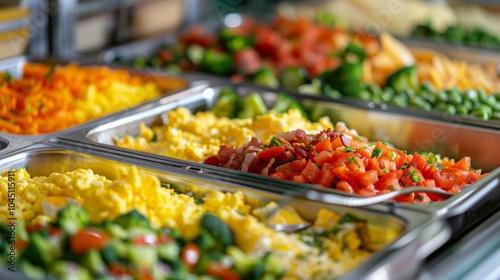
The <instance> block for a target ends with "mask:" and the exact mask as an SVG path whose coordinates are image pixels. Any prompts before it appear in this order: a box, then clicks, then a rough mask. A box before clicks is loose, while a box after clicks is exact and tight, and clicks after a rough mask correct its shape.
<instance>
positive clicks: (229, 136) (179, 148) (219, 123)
mask: <svg viewBox="0 0 500 280" xmlns="http://www.w3.org/2000/svg"><path fill="white" fill-rule="evenodd" d="M167 118H168V122H167V123H165V124H164V125H163V126H155V127H153V128H149V127H147V126H145V125H144V124H141V126H140V134H139V136H137V137H133V136H131V135H126V136H125V137H123V138H122V139H116V140H115V143H116V145H117V146H119V147H123V148H128V149H134V150H139V151H143V152H149V153H154V154H159V155H163V156H168V157H174V158H179V159H185V160H190V161H196V162H201V161H203V159H204V158H206V157H208V156H210V155H213V154H216V153H217V152H218V151H219V147H220V145H221V144H228V145H232V146H241V145H243V144H244V143H245V142H248V141H250V139H251V138H252V137H253V136H256V137H258V138H260V139H261V140H262V142H263V143H269V141H270V140H271V138H272V136H273V135H276V134H277V133H279V132H283V131H291V130H296V129H299V128H300V129H302V130H304V131H306V133H318V132H320V131H321V130H324V129H327V128H329V127H333V124H332V123H331V122H330V120H329V119H328V118H327V117H324V118H321V119H320V120H319V121H318V122H316V123H311V122H309V121H307V120H306V119H305V118H304V117H303V116H302V115H301V113H300V111H299V110H296V109H294V110H290V111H288V112H287V113H283V114H277V113H275V112H269V113H266V114H263V115H259V116H257V117H255V118H254V119H228V118H225V117H217V116H216V115H215V114H214V113H212V112H210V111H207V112H198V113H196V114H194V115H193V114H192V113H191V111H189V110H188V109H187V108H184V107H179V108H177V109H176V110H173V111H170V112H168V113H167Z"/></svg>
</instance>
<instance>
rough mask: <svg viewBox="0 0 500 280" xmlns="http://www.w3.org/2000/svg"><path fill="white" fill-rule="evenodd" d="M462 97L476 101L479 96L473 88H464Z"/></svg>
mask: <svg viewBox="0 0 500 280" xmlns="http://www.w3.org/2000/svg"><path fill="white" fill-rule="evenodd" d="M464 98H465V99H466V100H470V101H472V102H474V103H476V102H477V101H479V97H478V94H477V91H475V90H473V89H466V90H465V91H464Z"/></svg>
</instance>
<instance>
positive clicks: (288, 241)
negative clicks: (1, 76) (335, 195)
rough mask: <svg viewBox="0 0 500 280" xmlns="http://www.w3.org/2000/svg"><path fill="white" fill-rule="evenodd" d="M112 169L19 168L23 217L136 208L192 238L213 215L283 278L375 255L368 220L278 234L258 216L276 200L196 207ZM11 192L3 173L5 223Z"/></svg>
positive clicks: (320, 222)
mask: <svg viewBox="0 0 500 280" xmlns="http://www.w3.org/2000/svg"><path fill="white" fill-rule="evenodd" d="M110 168H116V169H117V170H118V172H119V173H121V176H120V179H118V180H114V181H112V180H109V179H107V178H105V177H104V176H100V175H98V174H95V173H94V172H93V171H92V170H90V169H77V170H74V171H70V172H66V173H52V174H50V175H49V176H47V177H43V176H40V177H33V178H31V176H30V174H28V172H27V171H26V170H25V169H20V170H17V171H16V173H15V181H16V194H17V197H16V214H17V218H18V219H22V220H24V221H27V222H32V223H46V222H49V221H51V220H52V219H53V218H54V216H53V215H54V213H53V212H54V211H53V210H54V209H53V208H62V207H64V205H66V204H67V203H78V204H81V205H82V206H83V208H84V209H86V210H87V211H88V213H89V217H90V221H91V222H96V223H98V222H102V221H104V220H108V219H113V218H115V217H117V216H119V215H120V214H124V213H126V212H129V211H131V210H133V209H136V210H137V211H139V212H140V213H142V214H144V215H145V216H147V218H149V219H150V221H151V222H152V224H153V226H155V227H173V228H177V229H179V230H180V231H181V232H182V234H183V235H184V236H185V238H187V239H188V240H189V239H193V238H195V237H196V236H197V235H198V234H199V222H200V219H201V217H202V216H203V214H204V213H207V212H210V213H213V214H215V215H217V216H218V217H219V218H221V219H222V220H224V221H225V222H226V223H227V224H228V225H229V227H230V228H231V230H232V231H233V233H234V236H235V243H236V245H237V246H238V247H239V248H241V249H242V250H243V251H244V252H246V253H248V254H250V255H253V256H261V255H262V254H263V253H265V252H267V251H273V252H276V253H277V254H278V256H279V259H280V260H281V261H282V262H283V264H284V267H286V268H287V270H288V272H287V275H286V276H285V279H323V278H329V279H331V278H332V277H336V276H339V275H342V274H344V273H345V272H347V271H348V270H350V269H352V268H353V267H354V266H356V265H357V264H358V263H359V262H361V261H362V260H363V259H364V258H366V257H367V256H369V254H370V251H369V250H366V248H367V247H366V246H367V244H364V246H363V240H364V237H363V236H361V235H360V234H358V232H359V230H358V228H359V227H360V226H363V225H365V226H366V223H364V222H363V223H359V222H356V221H352V220H349V221H347V222H341V221H339V220H341V217H340V216H339V215H338V214H336V213H334V212H331V211H329V210H326V209H323V210H320V211H318V213H317V218H316V221H315V223H314V225H313V226H312V227H310V228H309V229H307V230H305V231H303V232H298V233H294V234H287V233H284V232H276V231H274V230H271V229H270V228H268V227H267V226H265V225H264V223H262V222H261V221H260V220H259V218H258V217H259V216H262V213H264V212H265V208H267V210H269V209H272V208H273V207H276V204H275V203H274V204H272V203H271V204H270V205H267V206H265V207H263V208H259V209H255V208H253V207H252V206H250V205H251V203H249V202H250V200H247V198H246V197H245V196H244V195H243V194H242V193H241V192H236V193H222V192H219V191H211V192H210V193H208V194H207V195H205V196H204V197H202V200H203V203H202V204H199V203H198V204H197V203H196V201H195V199H194V198H193V197H192V196H189V195H186V194H176V193H174V190H173V189H170V188H165V187H163V186H162V184H161V183H160V181H159V179H158V178H157V177H155V176H152V175H146V174H141V173H140V172H139V170H138V169H137V168H135V167H133V168H130V169H125V168H121V169H120V168H118V167H110ZM193 187H194V186H193ZM7 191H8V177H7V176H6V175H5V174H4V175H3V176H2V177H0V219H3V220H5V219H6V217H7V214H8V212H7ZM51 209H52V210H51ZM263 209H264V210H263ZM283 209H284V210H285V211H282V213H281V214H278V215H281V216H282V217H276V220H277V221H282V222H286V221H290V219H291V220H297V219H300V217H297V213H294V211H293V210H292V211H291V212H289V213H287V211H286V208H283ZM278 213H279V212H278ZM393 236H395V234H394V235H393Z"/></svg>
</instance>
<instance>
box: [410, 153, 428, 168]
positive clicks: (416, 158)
mask: <svg viewBox="0 0 500 280" xmlns="http://www.w3.org/2000/svg"><path fill="white" fill-rule="evenodd" d="M412 162H413V163H414V164H415V165H416V167H417V169H418V170H424V169H425V168H426V167H427V161H426V160H425V159H424V158H423V157H422V156H421V155H420V154H418V153H414V154H413V160H412Z"/></svg>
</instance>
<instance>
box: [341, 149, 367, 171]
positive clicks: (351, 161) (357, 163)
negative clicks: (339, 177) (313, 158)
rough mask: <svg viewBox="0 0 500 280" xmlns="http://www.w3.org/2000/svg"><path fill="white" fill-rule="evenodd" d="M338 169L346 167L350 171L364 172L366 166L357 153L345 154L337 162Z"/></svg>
mask: <svg viewBox="0 0 500 280" xmlns="http://www.w3.org/2000/svg"><path fill="white" fill-rule="evenodd" d="M335 166H336V167H340V166H345V167H347V169H348V170H349V171H354V172H364V171H365V165H364V164H363V161H362V160H361V159H360V158H359V157H358V156H357V155H356V154H355V153H345V154H344V155H342V156H340V157H339V159H337V161H336V162H335Z"/></svg>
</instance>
